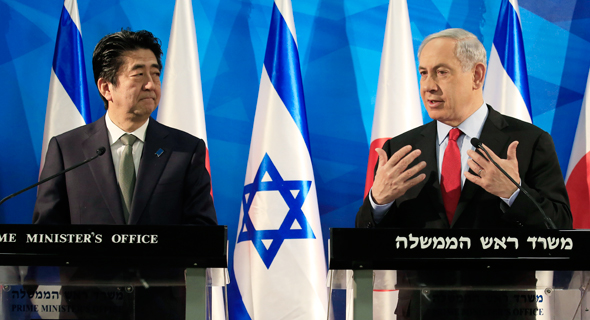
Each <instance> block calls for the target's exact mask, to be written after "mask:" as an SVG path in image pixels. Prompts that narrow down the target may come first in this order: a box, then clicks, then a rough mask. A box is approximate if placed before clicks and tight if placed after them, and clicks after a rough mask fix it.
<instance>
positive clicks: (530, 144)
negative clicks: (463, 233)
mask: <svg viewBox="0 0 590 320" xmlns="http://www.w3.org/2000/svg"><path fill="white" fill-rule="evenodd" d="M418 58H419V61H420V63H419V72H420V76H421V77H420V95H421V97H422V101H423V102H424V106H425V107H426V110H427V111H428V115H429V116H430V117H431V118H432V119H433V120H434V121H432V122H430V123H428V124H426V125H423V126H421V127H418V128H416V129H413V130H410V131H408V132H406V133H403V134H401V135H399V136H397V137H394V138H393V139H390V140H389V141H387V142H385V144H384V145H383V148H382V149H379V148H378V149H376V152H377V153H378V154H379V161H378V164H377V166H376V168H375V180H374V183H373V188H372V189H371V192H369V194H368V196H367V197H366V199H365V201H364V203H363V205H362V206H361V208H360V210H359V212H358V213H357V216H356V226H357V227H358V228H383V227H395V228H416V229H420V228H435V229H449V228H453V229H466V228H469V229H479V228H481V229H500V228H502V229H518V228H522V227H528V228H539V229H545V228H546V226H545V221H546V220H545V219H544V217H543V216H542V214H541V213H540V212H539V211H538V210H537V208H536V207H535V205H534V204H533V203H531V201H530V200H529V199H527V198H526V196H525V195H524V194H521V192H520V191H519V189H518V188H517V187H516V186H515V185H514V184H513V183H512V182H511V181H510V180H509V179H508V178H506V177H505V176H504V175H503V174H502V173H501V172H500V171H499V170H498V169H497V168H496V167H495V166H494V165H493V164H492V163H491V162H489V161H488V159H487V158H486V157H484V156H483V155H481V154H480V153H478V152H476V151H475V150H474V147H472V145H471V143H470V141H471V139H472V138H478V139H479V140H480V141H481V142H482V143H483V144H484V146H485V147H486V148H487V150H488V151H489V152H490V155H491V157H492V158H493V159H494V160H495V161H496V162H497V163H498V164H499V165H500V166H501V167H503V168H504V169H505V170H506V172H507V173H508V174H509V175H510V176H511V177H513V178H514V180H515V181H516V182H517V183H519V184H520V186H521V187H522V188H523V189H524V190H526V191H527V192H528V193H529V194H530V195H531V196H532V197H533V198H534V199H536V201H537V202H538V203H539V204H540V206H541V207H542V208H543V210H544V211H545V213H546V214H547V216H548V217H549V218H550V219H551V220H552V221H553V222H554V223H555V225H556V226H557V228H560V229H569V228H571V227H572V215H571V212H570V208H569V200H568V196H567V192H566V189H565V185H564V182H563V175H562V173H561V170H560V168H559V162H558V160H557V155H556V153H555V147H554V145H553V140H552V139H551V136H550V135H549V134H548V133H546V132H544V131H543V130H541V129H539V128H537V127H535V126H534V125H532V124H529V123H525V122H522V121H520V120H517V119H514V118H511V117H507V116H504V115H502V114H500V113H498V112H497V111H495V110H494V109H493V108H492V107H491V106H489V105H486V104H485V102H484V100H483V92H482V88H483V84H484V79H485V73H486V51H485V48H484V47H483V45H482V44H481V42H480V41H479V40H478V39H477V37H476V36H475V35H473V34H471V33H470V32H468V31H465V30H462V29H447V30H443V31H441V32H439V33H435V34H432V35H430V36H428V37H426V39H424V41H423V42H422V45H421V46H420V49H419V51H418ZM481 276H485V275H482V274H479V273H477V274H475V273H461V274H460V275H458V274H457V273H442V272H439V273H437V275H436V276H433V275H432V274H428V275H427V274H426V273H420V274H413V273H407V272H398V283H403V282H406V283H417V282H420V283H422V284H426V285H437V286H445V285H451V284H453V285H457V284H461V283H462V284H469V285H476V284H477V283H479V282H478V281H481V278H480V277H481ZM498 277H501V280H500V282H502V283H506V284H515V283H520V284H525V283H526V284H531V283H533V284H534V281H535V278H534V274H530V273H527V275H523V274H518V273H517V275H514V274H513V273H506V274H501V275H499V274H494V281H496V284H501V283H499V282H497V281H498ZM431 280H432V281H434V282H432V281H431ZM416 299H419V298H418V297H416V296H412V295H411V294H406V293H404V292H400V296H399V303H398V308H397V310H396V313H397V314H398V319H420V316H419V315H418V314H417V313H419V312H423V311H420V310H419V306H418V303H417V302H418V301H415V300H416ZM410 301H412V303H410ZM411 304H412V306H411V307H410V305H411ZM457 312H459V313H458V314H457V313H456V314H453V315H450V316H449V317H448V319H454V317H456V316H461V317H463V318H462V319H466V318H464V316H465V314H461V311H457ZM504 315H505V314H502V315H499V314H489V316H490V317H491V318H490V319H500V318H502V319H508V317H505V316H504ZM431 316H433V319H443V318H444V317H443V315H441V314H440V313H439V314H437V315H432V314H431ZM533 318H534V317H533ZM421 319H430V318H429V317H428V314H422V318H421ZM444 319H447V318H444ZM476 319H488V318H486V315H482V314H478V315H477V317H476ZM519 319H521V318H519Z"/></svg>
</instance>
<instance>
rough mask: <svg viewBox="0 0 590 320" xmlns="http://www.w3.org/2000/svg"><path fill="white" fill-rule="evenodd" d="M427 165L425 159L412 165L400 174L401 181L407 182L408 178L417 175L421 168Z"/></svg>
mask: <svg viewBox="0 0 590 320" xmlns="http://www.w3.org/2000/svg"><path fill="white" fill-rule="evenodd" d="M425 167H426V162H425V161H422V162H420V163H418V164H417V165H415V166H413V167H411V168H410V169H408V170H406V171H404V172H403V173H402V174H400V175H399V179H400V181H403V182H406V181H407V180H408V179H410V178H412V177H413V176H415V175H416V174H417V173H418V172H420V170H422V169H424V168H425Z"/></svg>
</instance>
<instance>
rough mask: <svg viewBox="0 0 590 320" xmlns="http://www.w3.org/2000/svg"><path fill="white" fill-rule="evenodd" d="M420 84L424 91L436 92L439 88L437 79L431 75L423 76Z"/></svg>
mask: <svg viewBox="0 0 590 320" xmlns="http://www.w3.org/2000/svg"><path fill="white" fill-rule="evenodd" d="M420 86H421V87H422V91H424V92H435V91H437V90H438V85H437V84H436V81H435V80H434V79H433V78H432V77H431V76H430V75H426V76H423V77H422V81H420Z"/></svg>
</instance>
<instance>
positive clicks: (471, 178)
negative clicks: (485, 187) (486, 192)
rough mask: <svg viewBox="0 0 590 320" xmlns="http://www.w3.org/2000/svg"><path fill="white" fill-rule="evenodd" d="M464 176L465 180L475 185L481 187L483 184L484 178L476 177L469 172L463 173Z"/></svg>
mask: <svg viewBox="0 0 590 320" xmlns="http://www.w3.org/2000/svg"><path fill="white" fill-rule="evenodd" d="M463 175H464V176H465V179H467V180H469V181H471V182H473V183H475V184H476V185H478V186H480V187H481V182H482V178H481V177H479V176H476V175H474V174H473V173H471V172H469V171H467V172H463Z"/></svg>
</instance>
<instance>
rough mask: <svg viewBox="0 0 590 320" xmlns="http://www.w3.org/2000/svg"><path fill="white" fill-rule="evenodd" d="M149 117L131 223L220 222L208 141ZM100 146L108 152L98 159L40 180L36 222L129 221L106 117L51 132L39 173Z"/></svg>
mask: <svg viewBox="0 0 590 320" xmlns="http://www.w3.org/2000/svg"><path fill="white" fill-rule="evenodd" d="M149 122H150V123H149V125H148V127H147V131H146V137H145V144H144V146H143V154H142V157H141V162H140V165H139V171H138V174H137V179H136V184H135V191H134V196H133V203H132V208H131V212H130V216H129V224H133V225H142V224H143V225H155V224H162V225H171V224H196V225H216V224H217V218H216V214H215V208H214V207H213V200H212V198H211V195H210V191H211V184H210V176H209V173H208V171H207V169H206V168H205V153H206V148H205V143H204V142H203V140H201V139H199V138H196V137H194V136H192V135H190V134H188V133H185V132H182V131H180V130H176V129H173V128H170V127H166V126H164V125H162V124H160V123H158V122H156V121H155V120H153V119H151V118H150V119H149ZM100 147H105V148H106V152H105V154H104V155H102V156H101V157H99V158H98V159H96V160H94V161H92V162H90V163H88V164H85V165H83V166H81V167H79V168H76V169H74V170H72V171H70V172H68V173H66V174H65V175H62V176H59V177H57V178H55V179H53V180H51V181H49V182H47V183H45V184H42V185H40V186H39V190H38V194H37V202H36V204H35V212H34V214H33V222H34V223H38V224H107V225H108V224H119V225H121V224H125V221H124V218H123V207H122V200H121V193H120V191H119V186H118V184H117V178H116V176H115V168H114V165H113V159H112V154H111V148H110V144H109V138H108V131H107V128H106V124H105V118H104V117H103V118H101V119H99V120H98V121H96V122H93V123H91V124H88V125H86V126H83V127H80V128H77V129H74V130H72V131H69V132H66V133H64V134H62V135H59V136H57V137H54V138H52V139H51V141H50V142H49V147H48V149H47V156H46V158H45V166H44V168H43V172H42V174H41V178H45V177H48V176H50V175H52V174H54V173H56V172H58V171H60V170H63V169H65V168H68V167H70V166H72V165H74V164H76V163H79V162H82V161H83V160H84V159H87V158H90V157H92V156H94V155H96V150H97V149H98V148H100ZM159 149H162V150H163V151H164V152H163V153H162V154H161V155H160V156H158V155H156V152H157V151H158V150H159Z"/></svg>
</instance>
